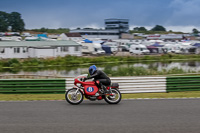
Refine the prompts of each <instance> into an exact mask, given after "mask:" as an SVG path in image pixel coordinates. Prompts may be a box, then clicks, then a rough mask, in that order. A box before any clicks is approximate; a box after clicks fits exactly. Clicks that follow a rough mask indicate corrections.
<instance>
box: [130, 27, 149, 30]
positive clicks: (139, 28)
mask: <svg viewBox="0 0 200 133" xmlns="http://www.w3.org/2000/svg"><path fill="white" fill-rule="evenodd" d="M133 31H147V29H146V28H145V27H135V28H133Z"/></svg>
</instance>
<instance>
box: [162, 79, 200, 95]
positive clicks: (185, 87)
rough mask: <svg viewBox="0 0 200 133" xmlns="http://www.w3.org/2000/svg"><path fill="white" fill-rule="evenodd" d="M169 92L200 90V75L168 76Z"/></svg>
mask: <svg viewBox="0 0 200 133" xmlns="http://www.w3.org/2000/svg"><path fill="white" fill-rule="evenodd" d="M166 89H167V92H175V91H176V92H177V91H200V76H176V77H167V88H166Z"/></svg>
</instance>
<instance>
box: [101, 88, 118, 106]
mask: <svg viewBox="0 0 200 133" xmlns="http://www.w3.org/2000/svg"><path fill="white" fill-rule="evenodd" d="M111 92H112V94H113V95H105V98H104V99H105V101H106V102H107V103H109V104H117V103H119V102H120V101H121V97H122V96H121V93H120V91H119V90H118V89H111Z"/></svg>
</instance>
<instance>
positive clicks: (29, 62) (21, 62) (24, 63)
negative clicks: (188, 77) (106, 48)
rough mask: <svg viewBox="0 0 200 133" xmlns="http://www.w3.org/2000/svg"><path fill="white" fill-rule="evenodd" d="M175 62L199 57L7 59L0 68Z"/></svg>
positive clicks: (145, 56) (168, 55) (199, 57)
mask: <svg viewBox="0 0 200 133" xmlns="http://www.w3.org/2000/svg"><path fill="white" fill-rule="evenodd" d="M175 60H176V61H177V60H200V55H177V54H164V55H144V56H98V57H77V56H65V57H57V58H47V59H39V58H30V59H7V60H5V59H4V60H0V68H21V67H23V68H26V67H50V66H74V65H79V66H81V65H88V64H102V63H115V64H120V63H129V62H148V61H157V62H166V61H175Z"/></svg>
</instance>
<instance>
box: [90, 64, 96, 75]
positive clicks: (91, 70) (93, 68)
mask: <svg viewBox="0 0 200 133" xmlns="http://www.w3.org/2000/svg"><path fill="white" fill-rule="evenodd" d="M96 70H97V67H96V66H95V65H92V66H90V67H89V73H90V75H93V74H94V73H95V72H96Z"/></svg>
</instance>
